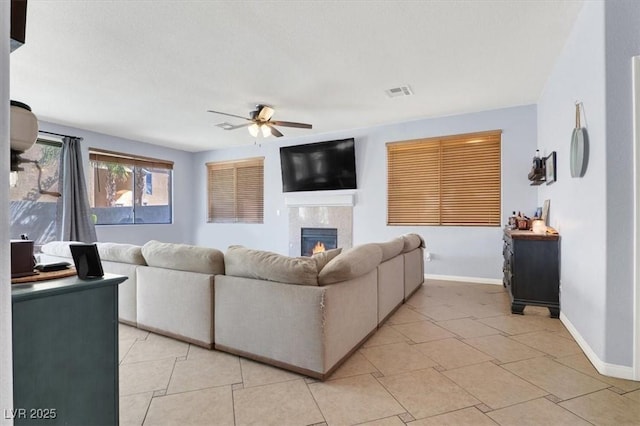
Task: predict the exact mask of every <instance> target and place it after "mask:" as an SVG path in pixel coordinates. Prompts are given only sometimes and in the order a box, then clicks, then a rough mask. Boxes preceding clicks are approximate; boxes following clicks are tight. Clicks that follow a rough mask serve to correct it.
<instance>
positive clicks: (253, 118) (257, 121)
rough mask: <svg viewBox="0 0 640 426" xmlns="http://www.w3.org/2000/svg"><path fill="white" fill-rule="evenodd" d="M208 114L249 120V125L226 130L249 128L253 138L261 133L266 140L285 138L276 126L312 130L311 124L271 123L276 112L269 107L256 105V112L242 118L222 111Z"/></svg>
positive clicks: (226, 128) (230, 127)
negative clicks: (269, 137) (268, 138)
mask: <svg viewBox="0 0 640 426" xmlns="http://www.w3.org/2000/svg"><path fill="white" fill-rule="evenodd" d="M207 112H212V113H214V114H221V115H227V116H229V117H236V118H241V119H243V120H247V121H248V123H244V124H239V125H237V126H226V127H224V129H225V130H235V129H239V128H241V127H248V128H249V133H251V136H253V137H257V136H258V133H259V132H262V136H264V137H265V138H266V137H268V136H271V135H273V136H275V137H277V138H279V137H282V136H284V135H283V134H282V133H281V132H280V131H279V130H278V129H276V128H275V127H274V126H281V127H297V128H299V129H311V128H312V126H311V124H306V123H294V122H292V121H271V117H273V113H274V112H275V110H274V109H273V108H272V107H270V106H269V105H261V104H260V105H256V109H255V110H254V111H251V112H249V117H242V116H240V115H235V114H229V113H226V112H220V111H212V110H207Z"/></svg>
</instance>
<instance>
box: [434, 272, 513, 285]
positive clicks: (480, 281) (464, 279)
mask: <svg viewBox="0 0 640 426" xmlns="http://www.w3.org/2000/svg"><path fill="white" fill-rule="evenodd" d="M424 276H425V277H426V278H427V279H430V280H442V281H461V282H464V283H477V284H496V285H502V279H499V278H478V277H461V276H456V275H434V274H425V275H424Z"/></svg>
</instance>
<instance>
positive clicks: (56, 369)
mask: <svg viewBox="0 0 640 426" xmlns="http://www.w3.org/2000/svg"><path fill="white" fill-rule="evenodd" d="M117 297H118V287H117V286H106V287H100V288H95V289H90V290H83V291H75V292H69V293H64V294H58V295H53V296H49V297H40V298H35V299H30V300H24V301H20V302H16V303H14V305H13V378H14V386H13V396H14V407H15V408H16V409H18V410H19V409H24V410H25V414H26V417H22V416H21V415H20V412H18V415H17V416H16V418H15V424H16V425H19V424H30V425H33V424H47V425H55V424H69V425H82V424H84V425H89V424H92V425H102V424H104V425H116V424H118V341H117V332H118V330H117V327H118V323H117V300H118V299H117ZM33 410H36V411H33ZM37 410H40V411H37ZM47 410H49V411H47ZM51 410H53V416H52V415H51V413H52V411H51ZM47 414H48V416H49V418H48V419H47V418H44V417H45V416H46V415H47Z"/></svg>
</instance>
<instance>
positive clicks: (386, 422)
mask: <svg viewBox="0 0 640 426" xmlns="http://www.w3.org/2000/svg"><path fill="white" fill-rule="evenodd" d="M404 425H405V423H404V422H403V421H402V420H400V418H399V417H398V416H393V417H386V418H384V419H380V420H374V421H372V422H366V423H360V424H359V425H358V426H404Z"/></svg>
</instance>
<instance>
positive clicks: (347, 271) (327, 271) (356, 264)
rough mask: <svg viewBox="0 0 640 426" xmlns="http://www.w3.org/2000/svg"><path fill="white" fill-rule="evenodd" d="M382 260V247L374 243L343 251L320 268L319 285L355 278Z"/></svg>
mask: <svg viewBox="0 0 640 426" xmlns="http://www.w3.org/2000/svg"><path fill="white" fill-rule="evenodd" d="M381 261H382V249H381V248H380V246H379V245H378V244H376V243H370V244H362V245H360V246H356V247H353V248H351V249H349V250H346V251H344V252H343V253H341V254H340V255H338V256H336V257H335V258H334V259H333V260H332V261H330V262H329V263H327V265H326V266H325V267H324V268H322V271H320V274H319V275H318V283H319V284H320V285H326V284H333V283H337V282H341V281H347V280H350V279H353V278H357V277H359V276H361V275H364V274H366V273H367V272H370V271H372V270H373V269H375V268H376V267H377V266H378V265H379V264H380V262H381Z"/></svg>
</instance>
